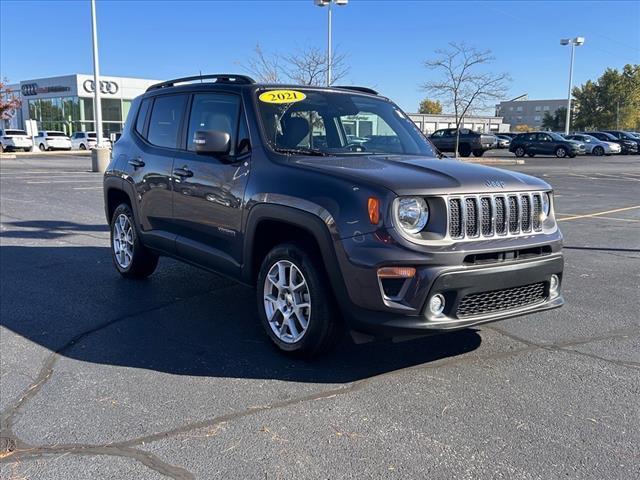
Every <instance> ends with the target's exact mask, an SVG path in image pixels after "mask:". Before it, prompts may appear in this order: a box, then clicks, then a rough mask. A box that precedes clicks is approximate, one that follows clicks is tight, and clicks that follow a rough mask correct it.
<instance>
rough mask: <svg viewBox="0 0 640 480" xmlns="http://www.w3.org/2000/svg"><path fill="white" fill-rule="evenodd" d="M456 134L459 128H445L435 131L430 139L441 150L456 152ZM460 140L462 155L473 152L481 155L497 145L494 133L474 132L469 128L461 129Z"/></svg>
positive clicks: (465, 155)
mask: <svg viewBox="0 0 640 480" xmlns="http://www.w3.org/2000/svg"><path fill="white" fill-rule="evenodd" d="M456 136H457V130H456V129H455V128H445V129H442V130H436V131H435V132H433V133H432V134H431V137H430V139H431V141H432V142H433V144H434V145H435V146H436V148H437V149H438V150H440V151H441V152H455V150H456ZM458 142H459V143H458V153H459V154H460V156H461V157H468V156H469V155H471V154H472V153H473V155H474V156H476V157H481V156H482V155H484V152H486V151H487V150H490V149H492V148H495V147H496V137H495V136H494V135H490V134H485V133H478V132H474V131H473V130H469V129H468V128H461V129H460V139H459V141H458Z"/></svg>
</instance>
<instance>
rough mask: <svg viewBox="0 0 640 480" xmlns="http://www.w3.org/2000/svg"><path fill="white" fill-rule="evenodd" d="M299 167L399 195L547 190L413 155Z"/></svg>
mask: <svg viewBox="0 0 640 480" xmlns="http://www.w3.org/2000/svg"><path fill="white" fill-rule="evenodd" d="M291 161H292V162H293V163H294V164H296V165H299V166H303V167H305V168H311V169H314V170H319V171H322V172H324V173H329V174H331V175H335V176H340V177H343V178H349V179H350V180H353V181H354V182H358V181H364V182H367V183H369V184H374V185H381V186H384V187H386V188H388V189H389V190H392V191H393V192H395V193H396V194H398V195H429V194H443V193H453V194H457V193H480V192H482V193H484V192H509V191H526V190H538V189H539V190H545V189H549V188H550V187H549V185H548V184H547V183H546V182H544V181H542V180H540V179H539V178H536V177H532V176H530V175H525V174H522V173H518V172H512V171H508V170H502V169H499V168H492V167H487V166H484V165H477V164H473V163H467V162H462V161H459V160H455V159H451V158H447V159H442V160H439V159H436V158H432V157H417V156H413V155H364V156H360V155H358V156H355V155H348V156H335V157H292V158H291Z"/></svg>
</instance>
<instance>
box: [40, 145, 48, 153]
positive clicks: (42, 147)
mask: <svg viewBox="0 0 640 480" xmlns="http://www.w3.org/2000/svg"><path fill="white" fill-rule="evenodd" d="M38 148H39V149H40V151H41V152H44V151H45V150H46V149H47V147H45V146H44V143H41V144H40V145H38Z"/></svg>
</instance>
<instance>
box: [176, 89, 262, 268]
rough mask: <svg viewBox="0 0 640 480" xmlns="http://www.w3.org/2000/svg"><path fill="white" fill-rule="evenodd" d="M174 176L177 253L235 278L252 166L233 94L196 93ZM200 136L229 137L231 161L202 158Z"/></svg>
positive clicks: (241, 114)
mask: <svg viewBox="0 0 640 480" xmlns="http://www.w3.org/2000/svg"><path fill="white" fill-rule="evenodd" d="M190 104H191V107H190V112H189V116H188V121H187V122H186V123H185V129H184V130H185V135H184V138H183V140H182V142H183V143H182V145H181V149H180V150H178V152H177V153H176V158H175V162H174V170H173V183H174V193H173V221H174V224H175V226H176V228H177V231H178V237H177V239H176V249H177V253H178V254H179V255H180V256H182V257H184V258H186V259H188V260H191V261H194V262H196V263H198V264H201V265H205V266H209V267H211V268H214V269H216V270H219V271H223V272H225V273H229V274H234V273H236V272H235V269H237V268H239V265H240V263H241V262H242V244H243V241H242V229H241V224H242V207H243V198H244V190H245V187H246V184H247V180H248V177H249V170H250V165H251V159H250V152H251V147H250V141H249V135H248V129H247V123H246V119H245V116H244V112H243V108H242V101H241V98H240V96H239V95H237V94H234V93H219V92H202V93H194V94H193V95H192V96H191V99H190ZM198 130H213V131H223V132H227V133H229V134H230V137H231V151H230V152H229V154H228V155H224V156H216V155H212V154H206V155H205V154H199V153H196V151H195V144H194V143H193V141H194V134H195V132H196V131H198Z"/></svg>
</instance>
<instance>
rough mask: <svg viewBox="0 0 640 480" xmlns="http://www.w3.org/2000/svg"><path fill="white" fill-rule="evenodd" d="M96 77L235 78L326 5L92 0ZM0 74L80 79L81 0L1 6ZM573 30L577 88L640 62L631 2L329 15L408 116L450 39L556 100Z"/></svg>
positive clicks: (320, 39)
mask: <svg viewBox="0 0 640 480" xmlns="http://www.w3.org/2000/svg"><path fill="white" fill-rule="evenodd" d="M97 3H98V7H97V8H98V33H99V39H100V63H101V71H102V72H103V73H104V74H106V75H115V76H131V77H143V78H156V79H166V78H171V77H176V76H182V75H190V74H194V73H196V74H197V72H198V71H199V70H202V72H241V68H240V67H239V64H240V63H242V62H243V61H244V60H246V58H247V57H248V56H250V55H251V53H252V49H253V48H254V47H255V45H256V43H257V42H260V44H261V46H262V47H263V49H264V50H265V51H267V52H274V53H280V54H286V53H291V52H293V51H295V49H296V48H302V47H306V46H310V45H315V46H318V47H322V48H324V46H325V43H326V9H324V8H323V9H321V8H318V7H315V6H314V5H313V2H312V0H291V1H267V0H262V1H257V0H254V1H212V2H206V1H196V2H192V1H158V2H152V1H115V0H98V2H97ZM0 22H1V23H0V75H1V76H2V77H3V78H4V77H7V78H8V79H9V80H10V81H12V82H15V81H19V80H26V79H30V78H38V77H47V76H53V75H64V74H69V73H90V72H91V71H92V56H91V24H90V4H89V1H88V0H68V1H47V2H34V1H28V0H22V1H15V0H0ZM576 35H582V36H584V37H586V39H587V40H586V44H585V45H584V46H583V47H581V48H579V49H578V50H577V52H576V66H575V82H576V83H578V84H580V83H583V82H584V81H586V80H588V79H595V78H597V77H598V76H599V75H600V74H601V73H602V71H603V70H604V69H605V68H607V67H614V68H621V67H622V66H623V65H624V64H625V63H640V2H637V1H628V2H614V1H601V2H598V1H567V2H561V1H554V2H552V1H547V2H545V1H538V2H525V1H522V2H520V1H474V2H471V1H468V2H456V1H449V2H436V1H400V0H396V1H392V0H379V1H367V0H351V1H350V3H349V5H348V6H346V7H335V10H334V44H336V45H337V46H338V48H339V50H340V51H341V52H343V53H346V54H347V55H348V60H349V64H350V67H351V71H350V74H349V75H348V77H347V79H346V81H343V82H342V83H345V82H350V83H353V84H359V85H367V86H373V87H375V88H377V89H379V90H380V91H381V93H383V94H385V95H387V96H389V97H391V98H393V99H394V100H395V101H396V102H397V103H398V104H400V106H401V107H403V108H404V109H406V110H410V111H414V110H415V109H416V108H417V104H418V102H419V101H420V99H421V98H423V97H424V96H425V93H424V92H423V91H421V89H420V85H421V84H422V83H423V82H425V81H426V80H428V79H429V78H432V77H433V75H434V73H433V72H430V71H428V70H427V69H425V68H424V66H423V62H424V60H426V59H428V58H431V57H433V51H434V50H435V49H437V48H442V47H446V45H447V43H448V42H451V41H455V42H465V43H467V44H468V45H472V46H474V47H477V48H480V49H491V50H492V51H493V54H494V56H495V57H496V61H495V63H494V64H493V65H492V66H491V70H493V71H496V72H508V73H509V74H510V75H511V77H512V78H513V82H512V84H511V91H510V96H516V95H519V94H521V93H528V94H529V96H530V98H563V97H565V96H566V91H567V82H568V63H569V48H567V47H561V46H560V45H559V39H560V38H561V37H573V36H576Z"/></svg>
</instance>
